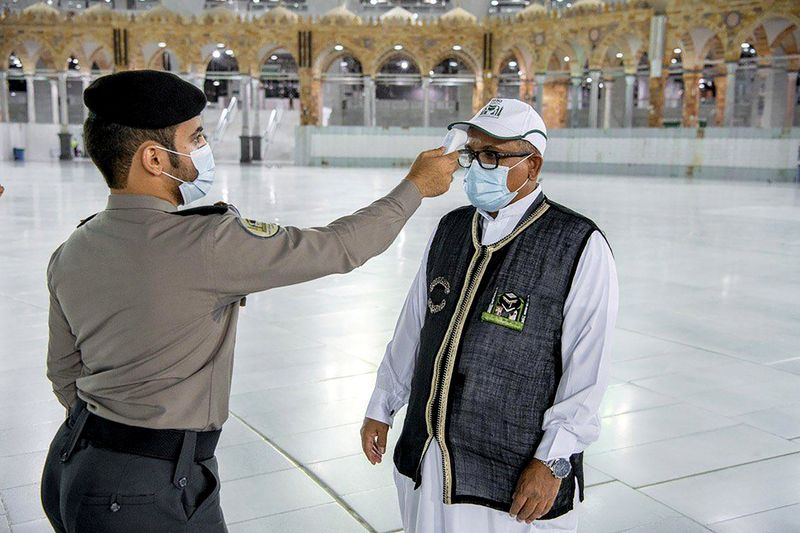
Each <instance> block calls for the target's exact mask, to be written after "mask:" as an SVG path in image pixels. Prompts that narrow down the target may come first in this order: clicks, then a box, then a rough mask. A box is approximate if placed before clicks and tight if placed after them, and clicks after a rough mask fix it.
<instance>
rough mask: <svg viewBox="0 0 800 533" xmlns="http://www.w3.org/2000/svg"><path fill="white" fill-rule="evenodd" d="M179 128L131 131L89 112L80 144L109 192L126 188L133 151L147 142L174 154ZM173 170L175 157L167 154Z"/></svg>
mask: <svg viewBox="0 0 800 533" xmlns="http://www.w3.org/2000/svg"><path fill="white" fill-rule="evenodd" d="M177 129H178V126H177V125H175V126H169V127H167V128H162V129H157V130H144V129H138V128H130V127H128V126H121V125H120V124H115V123H113V122H109V121H107V120H105V119H103V118H101V117H99V116H98V115H96V114H94V113H92V112H89V116H88V117H87V119H86V122H84V124H83V142H84V146H85V148H86V152H87V153H88V154H89V157H91V158H92V161H94V164H95V165H96V166H97V168H98V169H100V173H101V174H103V177H104V178H105V180H106V183H107V184H108V187H109V188H110V189H123V188H125V186H126V185H127V184H128V172H130V169H131V163H132V162H133V157H134V156H135V155H136V151H137V150H138V149H139V147H140V146H141V145H142V143H145V142H147V141H155V142H157V143H159V144H160V145H162V146H164V148H168V149H169V150H175V131H176V130H177ZM166 154H167V156H168V157H169V161H170V164H171V165H172V166H173V167H178V166H179V165H180V159H179V156H178V155H177V154H173V153H171V152H166Z"/></svg>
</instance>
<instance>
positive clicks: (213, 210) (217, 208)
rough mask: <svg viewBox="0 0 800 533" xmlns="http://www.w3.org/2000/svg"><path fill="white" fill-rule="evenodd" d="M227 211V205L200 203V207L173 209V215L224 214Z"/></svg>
mask: <svg viewBox="0 0 800 533" xmlns="http://www.w3.org/2000/svg"><path fill="white" fill-rule="evenodd" d="M227 212H228V206H227V204H226V205H202V206H200V207H193V208H191V209H182V210H180V211H174V212H173V213H172V214H173V215H180V216H182V217H188V216H189V215H202V216H208V215H224V214H225V213H227Z"/></svg>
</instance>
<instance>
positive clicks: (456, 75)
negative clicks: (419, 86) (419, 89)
mask: <svg viewBox="0 0 800 533" xmlns="http://www.w3.org/2000/svg"><path fill="white" fill-rule="evenodd" d="M429 75H430V78H431V84H430V89H429V92H428V110H429V125H430V126H447V125H448V124H450V123H452V122H454V121H456V120H460V119H463V118H464V117H465V116H466V115H469V114H471V112H472V102H473V98H474V95H475V73H474V72H473V71H472V69H471V68H470V67H469V66H468V65H467V64H466V63H465V62H464V61H462V60H461V59H460V58H458V57H448V58H445V59H443V60H442V61H441V62H439V64H438V65H436V66H435V67H433V70H432V71H431V72H430V73H429Z"/></svg>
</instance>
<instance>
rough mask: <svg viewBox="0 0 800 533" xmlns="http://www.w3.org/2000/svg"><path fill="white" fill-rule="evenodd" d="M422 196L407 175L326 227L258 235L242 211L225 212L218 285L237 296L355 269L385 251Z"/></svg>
mask: <svg viewBox="0 0 800 533" xmlns="http://www.w3.org/2000/svg"><path fill="white" fill-rule="evenodd" d="M421 201H422V196H421V195H420V192H419V190H418V189H417V187H416V186H415V185H414V184H413V183H411V182H410V181H408V180H403V181H402V182H401V183H400V184H399V185H398V186H397V187H395V188H394V189H393V190H392V191H391V192H390V193H389V194H387V195H386V196H384V197H383V198H381V199H379V200H376V201H375V202H373V203H372V204H370V205H369V206H367V207H364V208H363V209H360V210H358V211H356V212H355V213H353V214H352V215H348V216H345V217H342V218H340V219H338V220H335V221H333V222H331V223H330V224H328V225H327V226H324V227H320V228H307V229H301V228H295V227H283V228H275V232H274V233H273V234H272V235H269V233H266V234H265V235H257V234H253V233H252V232H250V231H247V229H246V224H247V221H246V220H244V219H241V218H240V217H238V216H233V215H227V216H223V217H220V221H219V224H218V226H217V227H216V228H215V230H214V233H213V243H212V245H211V246H210V254H211V257H210V259H211V266H212V269H211V271H212V285H213V286H214V288H215V289H216V290H217V291H218V292H219V293H220V294H222V295H224V296H233V297H236V296H244V295H246V294H250V293H252V292H258V291H264V290H267V289H271V288H274V287H283V286H286V285H292V284H295V283H301V282H304V281H309V280H312V279H316V278H321V277H323V276H327V275H330V274H337V273H345V272H349V271H351V270H353V269H354V268H357V267H359V266H361V265H362V264H364V263H365V262H366V261H367V260H368V259H370V258H372V257H375V256H376V255H378V254H380V253H382V252H383V251H385V250H386V249H387V248H388V247H389V245H391V244H392V242H393V241H394V239H395V238H396V237H397V235H398V234H399V233H400V230H402V229H403V226H404V225H405V223H406V222H407V221H408V219H409V218H410V217H411V215H413V214H414V212H415V211H416V210H417V208H418V207H419V206H420V203H421Z"/></svg>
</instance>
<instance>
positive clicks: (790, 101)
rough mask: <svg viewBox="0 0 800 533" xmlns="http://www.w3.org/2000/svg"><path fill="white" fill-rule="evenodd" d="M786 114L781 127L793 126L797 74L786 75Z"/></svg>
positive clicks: (795, 111)
mask: <svg viewBox="0 0 800 533" xmlns="http://www.w3.org/2000/svg"><path fill="white" fill-rule="evenodd" d="M786 76H787V80H786V112H785V113H784V115H783V127H784V128H791V127H793V126H794V116H795V114H796V113H797V109H796V107H797V72H787V73H786Z"/></svg>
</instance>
